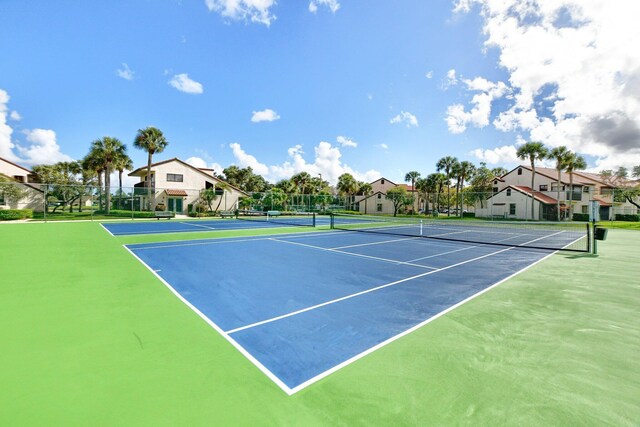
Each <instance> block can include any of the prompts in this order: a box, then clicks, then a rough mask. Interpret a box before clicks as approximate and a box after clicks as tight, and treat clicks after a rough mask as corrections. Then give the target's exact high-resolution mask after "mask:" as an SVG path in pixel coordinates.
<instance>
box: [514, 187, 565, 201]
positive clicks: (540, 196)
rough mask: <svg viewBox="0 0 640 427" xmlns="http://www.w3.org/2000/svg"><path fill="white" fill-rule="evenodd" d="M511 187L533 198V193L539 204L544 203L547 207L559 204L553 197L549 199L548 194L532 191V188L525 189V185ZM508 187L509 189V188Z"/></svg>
mask: <svg viewBox="0 0 640 427" xmlns="http://www.w3.org/2000/svg"><path fill="white" fill-rule="evenodd" d="M509 187H511V188H513V189H514V190H517V191H519V192H521V193H524V194H526V195H527V196H531V193H533V198H534V199H536V200H537V201H539V202H542V203H544V204H547V205H554V204H556V203H558V201H557V200H556V199H554V198H553V197H549V196H547V195H546V194H542V193H541V192H539V191H531V187H525V186H524V185H510V186H509ZM509 187H507V188H509Z"/></svg>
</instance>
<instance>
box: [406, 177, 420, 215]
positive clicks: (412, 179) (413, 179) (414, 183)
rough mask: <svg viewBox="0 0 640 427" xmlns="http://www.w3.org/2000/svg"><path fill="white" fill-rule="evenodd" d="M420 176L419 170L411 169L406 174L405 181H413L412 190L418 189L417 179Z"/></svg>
mask: <svg viewBox="0 0 640 427" xmlns="http://www.w3.org/2000/svg"><path fill="white" fill-rule="evenodd" d="M418 178H420V172H418V171H411V172H407V174H406V175H405V176H404V181H405V182H411V190H412V191H415V190H416V179H418ZM414 211H415V206H414Z"/></svg>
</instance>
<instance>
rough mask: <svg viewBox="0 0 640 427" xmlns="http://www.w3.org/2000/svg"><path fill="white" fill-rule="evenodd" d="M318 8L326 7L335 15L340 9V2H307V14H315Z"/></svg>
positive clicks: (336, 0) (321, 0)
mask: <svg viewBox="0 0 640 427" xmlns="http://www.w3.org/2000/svg"><path fill="white" fill-rule="evenodd" d="M318 6H326V7H328V8H329V10H331V12H332V13H336V12H337V11H338V9H340V2H338V0H311V1H310V2H309V12H311V13H316V12H317V11H318Z"/></svg>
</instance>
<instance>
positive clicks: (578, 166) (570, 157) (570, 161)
mask: <svg viewBox="0 0 640 427" xmlns="http://www.w3.org/2000/svg"><path fill="white" fill-rule="evenodd" d="M586 168H587V162H586V161H585V160H584V157H582V156H579V155H577V154H575V153H572V152H569V153H567V158H566V159H565V170H566V171H567V173H569V191H570V194H571V204H570V205H569V206H570V208H569V218H571V219H573V171H576V170H583V169H586ZM580 198H582V195H580Z"/></svg>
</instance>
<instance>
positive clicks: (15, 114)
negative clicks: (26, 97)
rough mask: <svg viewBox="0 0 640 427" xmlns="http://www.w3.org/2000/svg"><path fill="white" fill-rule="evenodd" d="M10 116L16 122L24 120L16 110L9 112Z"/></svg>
mask: <svg viewBox="0 0 640 427" xmlns="http://www.w3.org/2000/svg"><path fill="white" fill-rule="evenodd" d="M9 118H10V119H11V120H13V121H15V122H19V121H20V120H22V116H21V115H20V113H18V112H17V111H16V110H13V111H11V113H9Z"/></svg>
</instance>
